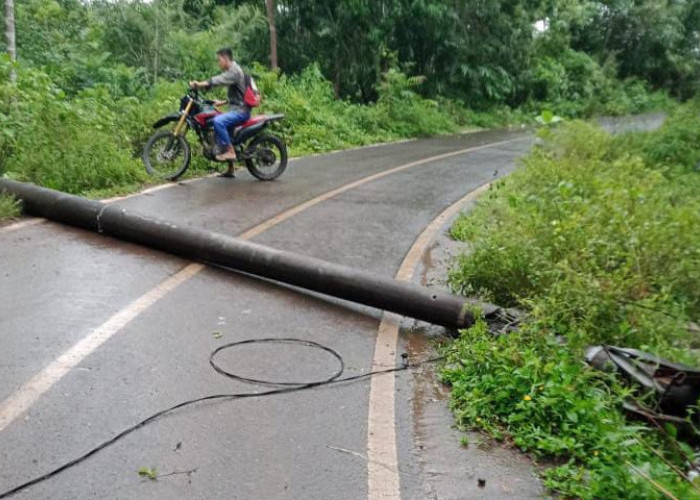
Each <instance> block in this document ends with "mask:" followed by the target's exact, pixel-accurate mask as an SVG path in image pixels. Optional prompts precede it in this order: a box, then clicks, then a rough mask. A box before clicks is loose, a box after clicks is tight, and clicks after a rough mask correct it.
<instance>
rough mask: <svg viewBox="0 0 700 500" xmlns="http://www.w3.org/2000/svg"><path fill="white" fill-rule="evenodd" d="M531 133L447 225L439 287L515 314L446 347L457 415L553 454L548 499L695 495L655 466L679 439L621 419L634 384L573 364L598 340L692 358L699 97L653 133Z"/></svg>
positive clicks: (698, 297) (679, 461)
mask: <svg viewBox="0 0 700 500" xmlns="http://www.w3.org/2000/svg"><path fill="white" fill-rule="evenodd" d="M543 138H544V144H543V145H542V146H540V147H538V148H536V149H535V151H534V152H533V153H532V154H531V155H530V156H529V157H528V158H526V159H525V161H524V164H523V167H522V168H521V169H519V170H518V171H516V172H515V173H514V174H513V175H511V176H510V177H509V178H506V179H505V180H503V181H501V182H500V183H498V184H497V185H496V186H495V187H494V188H493V189H492V190H491V191H490V192H489V194H488V195H487V196H486V197H485V198H483V199H482V201H481V203H480V204H479V206H478V207H477V208H476V210H475V211H473V212H472V213H471V214H469V215H464V216H462V217H461V218H460V219H458V221H457V222H456V223H455V225H454V226H453V228H452V235H453V236H454V237H455V238H456V239H458V240H460V241H464V242H465V244H466V249H465V252H464V253H463V254H462V255H461V256H460V257H459V258H458V259H457V261H456V262H455V265H454V268H453V269H452V271H451V274H450V282H451V285H452V287H453V288H454V289H455V290H456V291H458V292H461V293H463V294H465V295H476V296H480V297H482V298H485V299H487V300H490V301H494V302H496V303H499V304H501V305H505V306H518V307H520V308H523V309H525V310H527V311H528V313H529V317H528V320H527V321H526V322H525V324H524V325H523V327H522V330H521V332H520V333H517V334H512V335H508V336H501V337H494V336H493V335H492V334H490V333H489V332H488V331H487V327H486V325H485V324H484V323H479V324H478V325H476V326H475V327H473V328H471V329H468V330H465V331H463V332H461V335H460V338H459V339H457V340H456V341H455V342H454V343H453V344H452V346H451V347H449V348H448V356H449V360H448V363H447V364H446V366H445V368H444V370H443V372H442V377H443V379H444V380H445V381H446V382H448V383H449V384H450V385H452V388H453V391H452V403H451V404H452V408H453V410H454V413H455V416H456V419H457V422H458V423H459V424H460V425H461V426H463V427H465V428H471V427H476V428H481V429H483V430H485V431H487V432H488V433H490V434H491V435H492V436H494V437H496V438H498V439H503V440H507V441H508V442H510V443H512V444H513V445H514V446H517V447H518V448H520V449H522V450H524V451H527V452H529V453H531V454H533V455H534V456H535V457H536V458H538V459H546V460H553V461H554V463H555V464H556V465H555V466H554V467H549V468H547V469H545V470H544V472H543V474H542V476H543V479H544V483H545V485H546V486H547V487H548V488H550V489H551V490H552V491H553V492H556V493H559V494H561V495H563V496H567V497H576V498H629V497H630V495H632V493H631V492H634V494H633V496H634V498H642V499H643V498H658V497H659V495H660V493H659V491H660V490H659V489H658V487H657V486H655V485H654V483H656V484H657V485H658V486H661V487H663V488H666V489H668V490H669V491H671V492H673V494H674V495H676V496H677V497H678V498H700V497H699V496H698V491H699V490H697V489H695V487H694V486H692V485H691V484H690V483H689V482H688V481H687V480H685V479H683V478H682V477H680V476H679V474H677V472H676V471H674V470H673V468H672V467H671V466H670V465H669V464H673V465H675V466H677V467H679V468H681V469H683V468H685V467H686V465H685V461H686V457H685V456H684V454H687V455H688V456H691V457H692V456H694V451H693V450H692V449H690V448H689V447H688V446H687V445H685V444H684V443H680V445H679V446H680V447H681V449H682V450H684V453H679V452H678V449H677V448H676V445H675V444H674V443H675V439H673V438H672V437H668V436H666V435H665V434H663V433H659V432H658V430H657V429H656V428H652V427H650V426H649V425H647V424H645V423H644V422H631V421H629V420H627V419H626V418H625V417H624V416H623V413H622V411H621V404H622V401H623V400H625V399H626V398H630V397H635V398H643V397H645V394H643V393H641V392H635V391H634V390H633V389H632V388H629V387H625V386H624V385H622V384H621V383H620V382H619V381H618V380H617V379H615V378H614V377H612V376H610V375H607V374H602V373H599V372H595V371H593V370H592V369H589V368H588V367H587V366H586V365H585V364H584V363H583V361H582V360H583V349H584V347H586V346H588V345H596V344H609V345H620V346H626V347H635V348H639V349H643V350H646V351H650V352H653V353H656V354H659V355H661V356H664V357H668V358H671V359H674V360H678V361H683V362H687V363H690V364H695V365H697V364H698V363H699V360H698V359H697V355H696V351H694V348H695V347H696V342H697V341H696V339H694V338H693V336H692V335H691V334H690V333H689V329H688V325H689V324H690V323H691V322H695V321H697V320H698V319H699V318H698V311H700V288H698V286H697V283H698V282H700V232H699V231H698V228H699V227H700V172H698V170H697V165H698V161H700V104H699V103H697V102H696V103H691V104H689V105H687V106H684V107H683V108H681V109H679V110H677V111H676V112H675V113H674V114H673V115H672V116H671V117H670V118H669V119H668V120H667V123H666V124H665V125H664V126H663V127H662V128H661V129H660V130H658V131H655V132H650V133H642V134H631V135H626V136H621V137H613V136H610V135H608V134H607V133H605V132H604V131H602V130H601V129H599V128H597V127H594V126H592V125H589V124H583V123H571V124H567V125H565V126H563V127H559V128H555V129H547V130H545V131H544V132H543ZM668 433H669V435H670V436H673V435H674V433H675V430H674V429H672V428H670V429H668ZM654 450H658V451H659V452H660V454H661V456H659V455H657V454H656V453H655V452H654ZM644 476H647V477H646V478H645V477H644Z"/></svg>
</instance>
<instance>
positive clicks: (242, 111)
mask: <svg viewBox="0 0 700 500" xmlns="http://www.w3.org/2000/svg"><path fill="white" fill-rule="evenodd" d="M216 57H217V60H218V63H219V68H220V69H221V70H222V73H221V74H220V75H217V76H214V77H212V78H210V79H209V80H207V81H204V82H198V81H191V82H190V87H191V88H193V89H200V88H201V89H207V90H208V89H211V88H212V87H220V86H224V85H225V86H226V87H228V88H227V101H216V103H215V104H216V105H217V106H219V105H223V104H226V103H228V105H229V110H228V112H226V113H222V114H220V115H218V116H216V118H214V122H213V124H214V131H215V132H216V138H217V142H218V143H219V146H220V147H221V150H222V153H221V154H218V155H216V159H217V160H218V161H228V162H229V168H228V170H227V171H226V173H225V174H223V175H224V176H225V177H233V161H235V160H236V151H235V150H234V148H233V145H232V144H231V137H230V135H229V132H228V131H229V128H230V127H234V126H236V125H240V124H241V123H243V122H245V121H246V120H248V119H249V118H250V106H248V105H247V104H246V103H245V101H244V100H243V96H244V94H245V91H246V84H245V76H244V74H243V70H242V69H241V67H240V66H239V65H238V63H236V62H235V61H234V60H233V52H232V51H231V49H229V48H223V49H220V50H218V51H217V52H216Z"/></svg>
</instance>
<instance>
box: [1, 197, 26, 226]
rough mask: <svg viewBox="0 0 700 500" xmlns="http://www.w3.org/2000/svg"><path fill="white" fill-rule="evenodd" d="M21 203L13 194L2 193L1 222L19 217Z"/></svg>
mask: <svg viewBox="0 0 700 500" xmlns="http://www.w3.org/2000/svg"><path fill="white" fill-rule="evenodd" d="M20 208H21V207H20V203H19V201H17V199H15V198H14V197H12V196H9V195H5V194H0V222H2V221H3V220H6V219H12V218H15V217H19V215H20V212H21V210H20Z"/></svg>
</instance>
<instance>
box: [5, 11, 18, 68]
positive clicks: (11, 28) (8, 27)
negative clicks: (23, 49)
mask: <svg viewBox="0 0 700 500" xmlns="http://www.w3.org/2000/svg"><path fill="white" fill-rule="evenodd" d="M5 43H6V45H7V53H8V54H9V55H10V60H11V61H12V62H14V61H15V60H16V59H17V48H16V47H15V4H14V1H13V0H5ZM16 78H17V74H16V73H15V70H14V69H13V70H12V71H11V72H10V80H12V81H15V79H16Z"/></svg>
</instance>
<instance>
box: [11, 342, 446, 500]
mask: <svg viewBox="0 0 700 500" xmlns="http://www.w3.org/2000/svg"><path fill="white" fill-rule="evenodd" d="M260 343H265V344H298V345H303V346H306V347H311V348H314V349H319V350H322V351H325V352H328V353H329V354H331V356H333V357H334V358H335V359H336V361H337V362H338V365H339V367H338V369H337V370H336V371H335V372H333V373H332V374H331V375H330V376H329V377H327V378H325V379H323V380H319V381H311V382H276V381H267V380H259V379H254V378H249V377H243V376H241V375H237V374H235V373H233V372H230V371H227V370H225V369H223V368H221V366H219V365H218V364H217V363H216V361H215V357H216V355H217V354H218V353H220V352H221V351H224V350H226V349H232V348H235V347H239V346H241V345H246V344H260ZM403 359H404V363H403V365H400V366H396V367H394V368H388V369H385V370H376V371H372V372H368V373H362V374H359V375H353V376H350V377H343V378H341V376H342V374H343V372H344V371H345V362H344V361H343V357H342V356H341V355H340V353H339V352H338V351H336V350H335V349H332V348H330V347H327V346H324V345H323V344H319V343H318V342H314V341H311V340H304V339H297V338H262V339H248V340H241V341H239V342H232V343H230V344H226V345H223V346H221V347H218V348H217V349H215V350H214V351H212V353H211V354H210V355H209V364H211V366H212V367H213V368H214V370H215V371H216V372H217V373H220V374H221V375H223V376H225V377H227V378H231V379H233V380H238V381H240V382H245V383H248V384H254V385H263V386H269V387H275V388H274V389H270V390H267V391H261V392H237V393H231V394H212V395H209V396H203V397H201V398H197V399H190V400H188V401H183V402H182V403H178V404H176V405H174V406H171V407H170V408H166V409H165V410H161V411H159V412H157V413H154V414H153V415H151V416H150V417H148V418H145V419H144V420H141V421H140V422H139V423H137V424H135V425H132V426H131V427H128V428H126V429H124V430H123V431H121V432H120V433H118V434H116V435H115V436H114V437H112V438H110V439H108V440H107V441H104V442H103V443H101V444H98V445H97V446H95V447H94V448H93V449H91V450H90V451H88V452H87V453H85V454H83V455H81V456H79V457H77V458H75V459H73V460H71V461H70V462H66V463H65V464H63V465H61V466H60V467H58V468H56V469H54V470H52V471H51V472H47V473H46V474H43V475H41V476H38V477H35V478H34V479H31V480H29V481H27V482H25V483H23V484H20V485H19V486H17V487H15V488H12V489H10V490H7V491H5V492H4V493H0V499H3V498H9V497H11V496H12V495H15V494H16V493H19V492H20V491H22V490H25V489H27V488H29V487H31V486H34V485H36V484H39V483H42V482H44V481H46V480H48V479H50V478H52V477H54V476H57V475H58V474H60V473H61V472H64V471H66V470H68V469H70V468H73V467H75V466H76V465H78V464H79V463H81V462H84V461H85V460H87V459H88V458H90V457H92V456H93V455H95V454H97V453H99V452H100V451H102V450H104V449H105V448H108V447H110V446H112V445H113V444H114V443H116V442H117V441H119V440H121V439H122V438H124V437H126V436H128V435H129V434H131V433H132V432H135V431H137V430H138V429H141V428H142V427H145V426H146V425H148V424H151V423H153V422H155V421H156V420H158V419H160V418H162V417H164V416H166V415H169V414H171V413H174V412H175V411H177V410H180V409H182V408H185V407H188V406H193V405H196V404H198V403H202V402H205V401H217V400H218V401H232V400H236V399H248V398H261V397H266V396H276V395H278V394H289V393H291V392H298V391H305V390H309V389H313V388H316V387H322V386H329V385H338V384H345V383H349V382H354V381H358V380H362V379H366V378H369V377H372V376H374V375H385V374H389V373H396V372H400V371H404V370H408V369H409V368H418V367H420V366H422V365H425V364H427V363H435V362H437V361H441V360H443V359H444V356H439V357H435V358H429V359H426V360H424V361H421V362H418V363H408V361H407V358H406V357H403Z"/></svg>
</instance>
